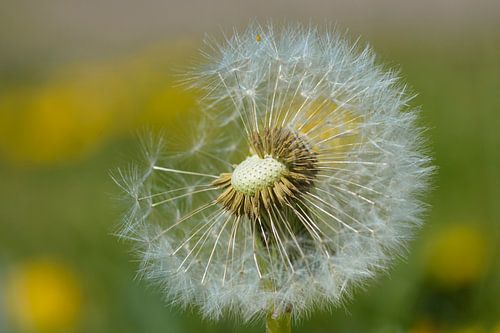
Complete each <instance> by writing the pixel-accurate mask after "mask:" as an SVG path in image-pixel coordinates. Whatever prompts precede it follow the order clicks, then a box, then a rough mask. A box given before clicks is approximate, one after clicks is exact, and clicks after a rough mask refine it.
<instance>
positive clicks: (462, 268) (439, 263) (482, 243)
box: [426, 224, 488, 288]
mask: <svg viewBox="0 0 500 333" xmlns="http://www.w3.org/2000/svg"><path fill="white" fill-rule="evenodd" d="M426 266H427V272H428V274H429V276H430V277H431V278H432V279H433V280H434V281H436V282H437V283H438V284H440V285H441V286H444V287H448V288H456V287H461V286H465V285H468V284H470V283H473V282H475V281H477V280H478V279H480V278H481V277H482V276H483V275H484V273H485V272H486V270H487V268H488V267H487V266H488V239H487V237H486V236H485V235H484V234H483V233H482V231H481V230H480V229H478V228H477V227H475V226H473V225H468V224H463V225H452V226H449V227H447V228H445V229H443V230H441V231H440V232H438V233H437V234H436V235H434V237H433V238H432V239H431V241H430V243H429V246H428V247H427V252H426Z"/></svg>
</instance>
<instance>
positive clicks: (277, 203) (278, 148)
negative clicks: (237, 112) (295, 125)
mask: <svg viewBox="0 0 500 333" xmlns="http://www.w3.org/2000/svg"><path fill="white" fill-rule="evenodd" d="M249 139H250V140H249V141H250V145H251V147H250V150H251V152H252V153H253V154H254V155H256V156H258V157H259V158H261V159H264V158H266V157H267V158H268V157H272V158H273V159H274V160H276V161H279V162H280V163H282V164H283V165H284V166H285V167H286V170H285V171H283V172H282V173H281V175H280V176H279V177H278V179H276V181H274V183H272V184H269V185H267V186H263V187H262V188H259V189H257V190H255V191H254V193H244V192H242V191H238V190H237V189H236V188H235V187H234V186H233V184H232V176H233V174H232V173H223V174H221V175H220V176H219V178H218V179H217V180H215V181H214V182H213V183H212V185H213V186H216V187H219V188H221V189H223V192H222V193H221V194H220V195H219V196H218V198H217V199H216V201H217V203H219V204H220V205H222V206H223V207H224V208H226V209H227V210H228V211H230V212H232V213H233V214H235V215H237V216H241V215H246V216H248V217H249V218H250V219H258V218H261V217H264V216H263V214H264V213H265V212H269V211H270V210H271V209H272V207H278V208H280V207H286V206H288V205H294V199H297V198H299V197H300V196H301V193H304V192H305V191H307V190H308V189H309V188H310V187H311V186H312V185H313V183H314V179H315V177H316V174H317V173H318V168H317V158H316V154H315V153H314V152H313V151H312V148H311V147H310V145H309V143H308V142H307V138H306V137H305V136H304V135H301V134H300V133H297V132H296V131H294V130H291V129H288V128H283V127H273V128H267V127H266V128H264V129H263V130H261V131H254V132H252V133H251V135H250V138H249Z"/></svg>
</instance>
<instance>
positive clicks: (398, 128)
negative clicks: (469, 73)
mask: <svg viewBox="0 0 500 333" xmlns="http://www.w3.org/2000/svg"><path fill="white" fill-rule="evenodd" d="M203 55H204V56H205V57H206V61H205V62H204V65H203V66H202V67H201V68H198V70H197V71H196V72H195V73H194V74H192V76H191V77H190V82H191V83H193V85H195V86H196V87H197V88H201V89H202V90H203V91H205V93H206V94H205V95H204V97H203V100H202V103H201V110H202V111H203V112H202V114H203V117H202V118H203V119H202V120H201V121H200V123H198V124H195V125H194V126H191V125H192V124H190V123H189V122H186V123H185V126H186V127H187V128H188V130H187V131H188V132H189V133H191V138H192V140H187V141H185V142H183V141H179V140H178V139H176V138H173V137H169V136H168V135H167V136H166V141H165V142H160V141H158V140H149V141H151V142H149V143H146V146H147V147H148V148H147V149H145V161H146V163H144V168H143V169H140V167H139V166H134V167H131V168H130V172H126V173H125V172H123V173H122V177H121V178H120V179H117V180H118V183H119V184H120V186H121V187H122V188H123V189H124V191H125V193H126V194H127V196H128V197H129V199H130V208H129V210H128V213H127V214H126V215H125V217H124V223H123V229H122V232H121V235H122V236H123V237H125V238H129V239H131V240H133V241H134V242H135V244H136V245H137V248H138V252H139V254H140V256H141V258H142V270H141V273H142V275H143V276H144V277H145V278H146V279H148V280H152V281H155V282H157V283H158V284H159V285H161V286H162V288H163V289H164V291H165V293H166V295H167V298H168V299H169V300H171V301H173V302H176V303H179V304H182V305H185V306H187V305H191V304H194V305H197V306H199V308H200V309H201V311H202V312H203V313H204V315H206V316H207V317H211V318H219V317H220V316H221V315H223V314H234V315H237V316H241V317H242V318H244V319H245V320H249V319H251V318H254V317H255V316H257V315H261V314H263V313H265V312H267V311H269V309H272V310H273V311H275V312H276V313H281V312H286V311H291V312H292V314H293V315H295V316H300V315H302V314H304V313H307V312H308V311H310V310H311V309H313V308H315V307H317V306H328V305H331V304H334V305H335V304H339V303H340V302H341V301H342V300H343V299H344V297H345V296H346V295H348V294H349V292H350V291H351V290H352V289H353V288H354V287H356V286H357V285H360V284H362V283H364V282H365V281H366V280H367V279H369V278H372V277H373V276H374V275H375V274H376V273H377V272H379V271H381V270H383V269H385V268H386V267H387V264H388V262H389V261H390V260H391V259H392V258H394V257H396V256H398V255H401V252H402V251H401V249H402V244H404V243H405V242H406V241H407V240H408V239H409V238H411V236H412V231H413V229H414V228H415V227H416V226H418V225H419V224H420V223H421V216H422V213H423V212H424V210H425V205H424V204H423V203H422V202H421V201H420V198H421V195H422V194H423V193H424V192H425V190H426V189H427V185H428V178H429V175H430V173H431V172H432V167H430V162H429V158H428V157H426V156H425V155H424V153H423V143H422V132H423V130H422V128H419V127H418V126H417V125H416V118H417V114H418V110H415V109H412V108H410V107H409V106H408V102H409V100H410V98H411V96H409V95H408V94H407V93H406V89H405V86H404V85H403V84H401V83H400V81H399V78H398V77H397V74H396V73H395V72H393V71H387V70H385V69H384V68H383V67H382V66H381V65H380V64H378V63H377V61H376V57H375V55H374V53H373V52H372V50H371V48H370V47H368V46H367V47H361V46H359V45H358V43H350V42H349V40H348V39H346V38H345V36H343V35H342V34H339V33H337V32H336V31H319V30H318V29H317V28H315V27H301V26H296V25H289V26H286V27H283V28H281V29H279V30H275V28H274V27H273V26H271V25H269V26H266V27H262V26H260V25H257V24H255V25H252V26H251V27H249V28H248V29H247V30H246V31H245V32H243V33H241V34H238V33H235V34H234V35H233V36H232V37H228V38H226V39H225V40H224V41H223V42H222V43H218V42H215V41H209V42H207V48H206V51H205V52H203ZM266 127H267V128H273V127H280V128H281V127H282V128H285V129H287V130H288V131H290V132H291V133H297V135H300V136H301V137H303V138H304V139H303V140H306V141H307V143H308V144H307V146H308V148H307V149H310V152H311V154H312V155H314V163H313V164H314V168H315V171H314V175H313V176H311V177H312V178H313V179H312V180H311V184H312V185H308V186H309V187H307V188H306V190H304V191H302V192H301V193H300V194H299V195H298V196H290V200H291V201H293V203H292V204H291V205H290V207H288V208H287V210H286V211H285V210H282V209H281V208H278V207H277V206H275V208H270V209H269V210H268V218H269V219H270V220H271V222H270V223H271V224H270V225H271V227H269V228H268V229H267V230H264V229H265V228H263V227H262V226H261V225H260V223H259V219H251V218H250V217H249V216H246V215H244V214H243V215H238V214H235V213H234V211H231V210H228V209H227V207H226V208H225V207H223V206H222V205H221V204H220V203H219V202H217V198H218V196H219V195H221V189H220V187H217V186H214V185H213V183H212V182H213V181H214V180H216V179H217V178H218V177H219V174H221V173H232V172H233V171H234V165H237V164H239V163H240V162H242V161H243V160H245V158H247V157H248V156H251V155H252V154H254V152H251V151H250V148H249V143H248V141H249V140H248V138H249V136H250V135H251V133H253V132H257V133H262V132H263V131H264V128H266ZM304 149H305V148H304ZM312 155H311V156H312ZM294 197H297V198H296V199H294ZM273 218H274V224H273ZM297 224H299V225H300V226H299V228H300V230H302V231H300V232H296V231H295V230H296V229H293V228H291V226H293V225H297ZM294 228H295V227H294ZM291 229H293V230H291ZM267 241H269V242H270V243H271V242H272V243H273V245H270V244H268V243H267Z"/></svg>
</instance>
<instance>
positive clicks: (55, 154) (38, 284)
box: [0, 0, 500, 333]
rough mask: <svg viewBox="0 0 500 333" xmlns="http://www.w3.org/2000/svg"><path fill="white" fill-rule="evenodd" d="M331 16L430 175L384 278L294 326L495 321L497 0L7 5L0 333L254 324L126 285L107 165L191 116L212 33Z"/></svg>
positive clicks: (499, 309) (357, 327) (124, 252)
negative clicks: (421, 204) (423, 129)
mask: <svg viewBox="0 0 500 333" xmlns="http://www.w3.org/2000/svg"><path fill="white" fill-rule="evenodd" d="M252 19H257V20H260V21H262V22H265V21H266V20H267V19H273V21H274V22H275V23H276V24H279V22H282V21H283V20H288V21H296V20H297V21H301V22H306V23H308V22H313V23H319V24H324V23H331V22H336V23H337V25H338V26H339V27H340V28H342V29H349V32H350V34H351V35H352V36H353V37H357V36H358V35H360V36H362V40H363V41H365V42H366V41H370V43H371V44H372V45H373V46H374V48H375V50H376V51H377V52H378V53H379V54H380V60H381V61H384V62H387V63H389V65H392V66H399V68H401V70H402V73H403V74H402V75H403V77H404V78H405V80H407V81H408V82H409V83H410V85H411V86H412V87H413V89H414V90H415V91H417V92H418V93H419V95H418V96H417V97H416V98H415V100H414V105H421V106H422V107H423V114H422V118H421V124H422V125H425V126H428V127H429V130H428V133H427V134H428V137H429V142H430V145H431V147H432V151H433V156H434V158H435V164H436V165H437V166H438V168H439V170H438V173H437V175H436V177H435V180H434V190H433V192H432V193H431V195H429V197H428V202H429V203H430V204H431V205H432V207H433V208H432V210H431V211H430V213H429V216H428V219H427V223H426V225H425V226H424V227H423V229H422V230H421V231H420V232H419V234H418V235H417V238H416V240H415V241H413V242H412V243H411V244H410V246H409V248H408V250H409V251H408V254H407V255H406V259H404V260H399V261H398V262H397V263H396V265H395V266H394V267H393V269H391V270H390V272H389V274H384V275H382V276H380V277H379V278H378V279H377V280H376V281H373V282H372V283H371V284H370V285H369V286H367V287H366V288H365V290H360V291H359V292H357V293H356V295H354V297H353V299H352V300H350V301H349V302H347V303H346V305H345V307H343V308H339V309H332V310H331V311H325V312H317V313H314V314H312V315H311V317H310V318H309V319H308V320H304V321H302V322H300V323H298V324H297V325H296V326H295V329H294V330H295V331H296V332H338V333H340V332H388V333H389V332H394V333H395V332H411V333H424V332H425V333H434V332H463V333H465V332H467V333H476V332H477V333H483V332H484V333H486V332H493V333H499V332H500V260H499V255H500V248H499V241H500V224H499V223H500V2H499V1H495V0H492V1H487V0H477V1H473V0H471V1H466V0H434V1H433V0H420V1H398V0H382V1H370V0H351V1H349V0H341V1H330V2H327V1H324V2H322V1H319V0H314V1H305V0H304V1H298V0H291V1H285V0H281V1H265V0H259V1H244V0H241V1H230V0H215V1H203V0H183V1H175V2H174V1H169V0H163V1H160V0H143V1H134V0H86V1H83V0H36V1H35V0H0V332H6V333H11V332H20V333H23V332H33V333H34V332H120V333H127V332H233V331H234V332H262V331H263V325H262V323H259V322H257V323H254V324H252V325H246V326H242V325H240V324H239V323H237V322H234V321H231V320H227V321H224V322H217V323H214V322H207V321H203V320H202V319H200V317H199V316H198V314H197V312H196V310H195V309H193V310H191V311H187V312H183V311H180V310H179V309H176V308H175V307H172V306H169V305H166V303H165V302H164V300H163V299H162V296H161V295H160V293H159V292H158V291H157V290H156V289H155V288H154V287H151V286H149V285H147V283H145V282H143V281H140V280H137V279H135V272H136V269H137V263H136V262H135V260H134V256H133V255H132V254H131V253H130V246H129V244H126V243H123V242H121V241H119V240H118V239H117V238H115V237H114V236H113V235H112V233H113V231H114V230H115V228H116V226H117V224H118V223H119V215H120V206H119V205H118V202H117V200H116V197H117V195H118V192H119V191H118V189H117V187H116V186H115V185H114V184H113V182H112V181H111V179H110V177H109V172H110V170H113V169H115V168H117V167H119V166H123V165H125V164H126V163H127V162H128V161H130V160H131V159H133V158H135V157H137V149H136V142H137V140H136V138H135V133H136V131H137V130H138V129H141V128H144V127H148V128H153V129H154V128H163V129H165V131H166V133H168V131H169V130H170V129H172V128H173V127H174V126H175V125H174V124H176V123H177V124H178V119H179V117H180V116H182V119H185V121H188V120H187V119H189V117H191V116H192V115H193V114H195V113H196V112H197V104H196V100H195V99H196V96H194V95H193V93H192V92H186V91H185V90H183V89H182V88H180V87H179V86H178V85H176V80H177V74H179V73H182V69H183V68H185V67H186V66H189V65H190V64H193V63H194V62H196V60H197V59H199V57H198V56H197V49H198V48H199V46H200V44H201V39H202V38H203V36H204V34H205V33H209V34H211V35H214V36H220V35H221V33H220V32H221V30H224V31H229V30H231V29H232V28H233V27H237V28H238V27H244V26H245V25H246V24H247V23H249V21H250V20H252Z"/></svg>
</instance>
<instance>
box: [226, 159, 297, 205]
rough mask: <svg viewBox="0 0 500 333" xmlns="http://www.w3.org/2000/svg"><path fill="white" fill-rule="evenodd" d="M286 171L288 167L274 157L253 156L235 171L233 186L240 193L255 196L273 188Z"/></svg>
mask: <svg viewBox="0 0 500 333" xmlns="http://www.w3.org/2000/svg"><path fill="white" fill-rule="evenodd" d="M286 171H287V168H286V166H285V165H284V164H283V163H281V162H280V161H278V160H276V159H274V158H273V157H272V156H269V155H267V156H265V157H264V158H260V157H259V156H257V155H253V156H250V157H248V158H247V159H246V160H244V161H243V162H241V163H240V164H239V165H238V166H237V167H236V169H234V171H233V174H232V176H231V185H232V186H233V187H234V189H235V190H236V191H238V192H241V193H243V194H247V195H253V194H255V193H256V192H257V191H259V190H261V189H263V188H266V187H270V186H272V185H273V184H274V183H275V182H277V181H278V180H279V179H280V178H281V176H282V175H283V173H284V172H286Z"/></svg>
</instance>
